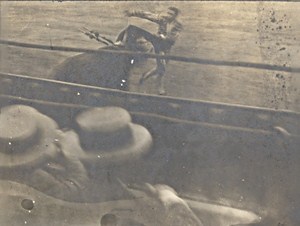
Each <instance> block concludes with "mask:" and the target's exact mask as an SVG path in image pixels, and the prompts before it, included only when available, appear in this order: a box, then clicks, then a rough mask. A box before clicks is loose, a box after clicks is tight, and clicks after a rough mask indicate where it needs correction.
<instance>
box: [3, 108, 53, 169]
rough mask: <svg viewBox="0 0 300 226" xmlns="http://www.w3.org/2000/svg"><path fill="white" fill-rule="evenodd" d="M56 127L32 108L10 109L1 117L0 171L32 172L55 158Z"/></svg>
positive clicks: (51, 121)
mask: <svg viewBox="0 0 300 226" xmlns="http://www.w3.org/2000/svg"><path fill="white" fill-rule="evenodd" d="M57 127H58V126H57V124H56V123H55V121H53V120H52V119H51V118H49V117H47V116H45V115H43V114H42V113H40V112H38V111H37V110H35V109H34V108H32V107H29V106H24V105H11V106H7V107H3V108H2V109H1V114H0V128H1V129H0V169H15V168H19V167H20V168H22V169H23V168H24V167H29V168H34V167H35V166H38V165H40V164H43V163H44V162H46V161H47V160H48V159H49V158H53V157H55V155H56V154H57V151H56V150H57V148H56V145H55V144H54V140H55V137H56V134H57V131H58V130H57Z"/></svg>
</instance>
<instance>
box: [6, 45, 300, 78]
mask: <svg viewBox="0 0 300 226" xmlns="http://www.w3.org/2000/svg"><path fill="white" fill-rule="evenodd" d="M0 44H2V45H10V46H17V47H23V48H34V49H41V50H48V51H49V50H50V51H64V52H85V53H99V52H103V53H111V54H119V55H131V56H136V57H137V56H138V57H146V58H156V59H166V60H172V61H180V62H186V63H195V64H204V65H215V66H229V67H230V66H234V67H243V68H256V69H262V70H271V71H284V72H291V73H300V68H298V67H287V66H278V65H271V64H262V63H251V62H242V61H236V62H235V61H220V60H208V59H200V58H196V57H183V56H175V55H159V54H154V53H144V52H133V51H127V50H119V49H116V50H108V49H97V50H94V49H86V48H74V47H64V46H52V45H51V46H49V45H40V44H32V43H21V42H15V41H8V40H0Z"/></svg>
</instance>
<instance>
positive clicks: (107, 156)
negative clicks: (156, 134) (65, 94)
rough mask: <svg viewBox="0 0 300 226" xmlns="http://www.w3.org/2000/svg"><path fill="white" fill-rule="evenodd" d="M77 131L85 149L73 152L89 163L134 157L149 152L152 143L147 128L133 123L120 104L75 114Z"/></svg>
mask: <svg viewBox="0 0 300 226" xmlns="http://www.w3.org/2000/svg"><path fill="white" fill-rule="evenodd" d="M76 132H77V134H78V135H79V142H80V146H81V148H82V152H78V153H76V154H75V153H73V154H75V155H77V156H79V158H80V159H81V160H83V161H84V162H88V163H91V162H97V163H98V162H103V163H104V162H106V163H111V162H119V161H125V160H133V159H136V158H139V157H141V155H143V154H145V153H147V152H148V151H149V150H150V147H151V145H152V137H151V134H150V133H149V132H148V130H147V129H146V128H144V127H143V126H141V125H137V124H134V123H132V122H131V116H130V114H129V113H128V112H127V111H126V110H125V109H123V108H119V107H102V108H92V109H89V110H87V111H84V112H82V113H81V114H79V115H78V116H77V117H76ZM71 134H72V133H70V135H71ZM71 136H74V133H73V135H71ZM71 139H72V138H70V140H71ZM73 141H74V138H73ZM70 152H72V150H70Z"/></svg>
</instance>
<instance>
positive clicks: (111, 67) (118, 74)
mask: <svg viewBox="0 0 300 226" xmlns="http://www.w3.org/2000/svg"><path fill="white" fill-rule="evenodd" d="M101 49H106V50H124V47H116V46H112V45H111V46H105V47H103V48H101ZM133 62H136V61H135V60H133V56H131V55H121V54H118V53H117V52H116V53H107V52H100V51H99V53H82V54H79V55H76V56H74V57H70V58H68V59H66V60H65V61H64V62H62V63H61V64H60V65H59V66H58V67H56V68H55V69H54V71H52V77H53V78H54V79H56V80H60V81H66V82H72V83H79V84H85V85H91V86H98V87H106V88H112V89H120V90H128V77H129V72H130V69H131V68H132V66H133V64H134V63H133Z"/></svg>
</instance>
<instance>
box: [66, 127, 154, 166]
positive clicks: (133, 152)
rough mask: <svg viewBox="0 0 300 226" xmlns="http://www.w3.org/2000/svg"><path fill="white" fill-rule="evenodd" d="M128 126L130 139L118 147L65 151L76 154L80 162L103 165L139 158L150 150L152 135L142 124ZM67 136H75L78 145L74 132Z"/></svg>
mask: <svg viewBox="0 0 300 226" xmlns="http://www.w3.org/2000/svg"><path fill="white" fill-rule="evenodd" d="M129 126H130V128H131V130H132V140H131V142H130V143H129V144H128V145H126V146H122V147H118V148H115V149H113V150H103V149H101V148H99V150H89V151H85V150H83V149H82V148H80V149H79V150H77V151H76V152H75V151H74V149H73V150H66V151H67V152H68V153H69V154H71V155H76V156H77V157H78V158H79V159H80V160H81V161H82V162H84V163H87V164H91V163H95V164H100V165H105V164H111V163H118V162H124V161H128V160H135V159H139V158H140V157H141V156H143V155H145V154H147V153H148V152H149V151H150V149H151V146H152V136H151V134H150V133H149V131H148V130H147V129H146V128H144V127H143V126H140V125H137V124H133V123H130V124H129ZM69 136H77V138H76V140H77V142H78V145H80V144H79V138H78V135H77V134H76V133H74V132H72V133H69Z"/></svg>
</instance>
